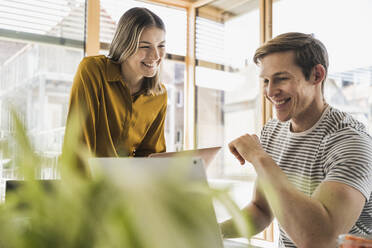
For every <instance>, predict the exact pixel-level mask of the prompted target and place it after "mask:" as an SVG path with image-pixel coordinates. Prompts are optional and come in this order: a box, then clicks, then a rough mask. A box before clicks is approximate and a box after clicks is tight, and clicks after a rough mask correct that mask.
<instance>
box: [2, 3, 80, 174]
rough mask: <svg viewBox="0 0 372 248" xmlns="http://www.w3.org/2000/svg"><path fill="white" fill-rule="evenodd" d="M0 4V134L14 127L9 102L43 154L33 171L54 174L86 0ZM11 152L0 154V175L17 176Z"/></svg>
mask: <svg viewBox="0 0 372 248" xmlns="http://www.w3.org/2000/svg"><path fill="white" fill-rule="evenodd" d="M1 6H2V8H1V10H0V23H2V24H1V25H0V29H1V30H0V137H1V139H2V140H5V139H7V137H9V135H10V134H11V133H12V132H13V131H14V130H13V128H12V124H13V122H12V118H11V115H10V111H9V106H13V107H15V108H16V110H17V113H18V116H19V118H20V119H21V121H22V122H23V124H24V125H25V127H26V130H27V133H28V135H29V137H30V138H31V142H32V144H33V146H34V148H35V150H36V152H37V153H39V154H40V155H41V156H42V158H43V161H42V165H44V167H42V169H41V170H40V171H39V173H38V174H37V177H40V178H44V179H47V178H50V179H52V178H56V177H58V174H57V173H58V171H57V167H56V166H57V157H58V156H59V154H60V153H61V147H62V141H63V136H64V125H65V122H66V116H67V108H68V100H69V94H70V88H71V85H72V80H73V76H74V74H75V71H76V68H77V66H78V64H79V62H80V61H81V59H82V57H83V40H84V21H85V1H84V0H76V1H73V0H72V1H70V0H69V1H58V2H54V3H52V2H50V1H22V0H21V1H13V0H5V1H2V2H1ZM5 19H7V20H5ZM9 21H11V22H9ZM9 38H11V39H9ZM46 43H48V44H50V45H47V44H46ZM61 44H65V45H61ZM13 156H14V154H13V155H10V154H5V153H1V154H0V177H1V179H3V180H4V179H5V180H6V179H11V178H16V177H18V175H17V164H15V163H14V157H13Z"/></svg>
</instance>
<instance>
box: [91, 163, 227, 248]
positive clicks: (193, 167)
mask: <svg viewBox="0 0 372 248" xmlns="http://www.w3.org/2000/svg"><path fill="white" fill-rule="evenodd" d="M90 168H91V174H92V176H93V177H97V176H99V175H100V174H105V175H107V176H109V177H110V178H112V179H113V180H116V181H118V182H119V183H120V181H122V180H128V174H130V175H131V176H130V180H131V181H133V182H134V183H135V184H137V185H138V184H139V183H141V180H142V181H143V180H146V178H147V177H148V176H150V177H151V178H155V179H159V180H167V179H169V180H174V175H175V174H177V173H178V177H177V178H178V179H179V180H182V187H183V188H184V189H186V190H187V189H188V187H190V188H192V186H193V185H194V184H193V182H198V183H201V184H204V185H206V186H207V185H208V183H207V180H206V175H205V170H204V167H203V161H202V160H201V159H200V158H190V157H189V158H92V159H90ZM180 174H182V175H180ZM124 175H126V176H124ZM124 178H126V179H124ZM170 191H171V192H170V194H172V193H177V191H174V192H173V190H172V189H170ZM193 197H194V199H196V200H197V201H198V202H203V205H202V207H200V208H193V206H190V209H192V211H193V212H194V213H195V214H196V216H203V217H202V219H198V221H197V222H198V223H200V224H201V225H203V226H204V227H207V228H204V229H203V230H208V232H207V233H203V235H207V236H209V238H206V239H205V240H209V243H208V245H207V246H204V247H216V248H222V247H223V241H222V236H221V233H220V229H219V226H218V223H217V218H216V215H215V211H214V208H213V203H212V200H211V197H210V196H208V195H206V194H195V195H194V196H193ZM174 198H175V199H176V198H179V196H176V195H175V196H174ZM187 203H188V202H187V201H185V202H183V203H182V204H187ZM184 207H187V206H184ZM197 211H201V212H200V213H197ZM194 224H195V223H194ZM187 228H193V227H192V226H188V227H187Z"/></svg>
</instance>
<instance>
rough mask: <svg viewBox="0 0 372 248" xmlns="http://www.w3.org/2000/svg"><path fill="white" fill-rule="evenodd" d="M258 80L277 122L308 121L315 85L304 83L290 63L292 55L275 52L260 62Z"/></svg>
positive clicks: (298, 71)
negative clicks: (274, 111) (260, 80)
mask: <svg viewBox="0 0 372 248" xmlns="http://www.w3.org/2000/svg"><path fill="white" fill-rule="evenodd" d="M260 78H261V79H262V81H263V87H264V94H265V97H266V98H267V99H268V100H269V101H270V102H272V103H273V105H274V107H275V109H276V115H277V118H278V120H279V121H288V120H292V122H299V123H301V122H304V121H305V122H306V119H307V118H311V116H312V115H311V112H312V110H311V108H312V106H313V105H314V102H315V96H316V94H318V93H317V89H316V87H315V85H316V84H313V83H312V82H311V77H310V80H306V79H305V76H304V74H303V73H302V71H301V68H300V67H299V66H297V65H295V64H294V52H293V51H288V52H278V53H272V54H269V55H266V56H265V57H263V58H262V59H261V60H260Z"/></svg>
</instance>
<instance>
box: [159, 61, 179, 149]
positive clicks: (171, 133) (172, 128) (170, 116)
mask: <svg viewBox="0 0 372 248" xmlns="http://www.w3.org/2000/svg"><path fill="white" fill-rule="evenodd" d="M161 80H162V82H163V84H164V85H165V86H166V88H167V94H168V107H167V116H166V120H165V141H166V145H167V151H168V152H173V151H181V150H182V149H183V117H184V97H183V96H184V94H183V93H184V84H185V64H184V63H182V62H177V61H172V60H165V61H164V62H163V64H162V68H161Z"/></svg>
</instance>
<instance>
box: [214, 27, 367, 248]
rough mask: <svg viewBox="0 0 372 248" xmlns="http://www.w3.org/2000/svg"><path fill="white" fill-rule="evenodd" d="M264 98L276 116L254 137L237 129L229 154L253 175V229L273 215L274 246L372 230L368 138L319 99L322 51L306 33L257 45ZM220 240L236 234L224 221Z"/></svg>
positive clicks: (324, 62)
mask: <svg viewBox="0 0 372 248" xmlns="http://www.w3.org/2000/svg"><path fill="white" fill-rule="evenodd" d="M254 61H255V63H256V64H257V65H258V66H259V67H260V78H261V79H262V81H263V87H264V94H265V97H266V98H267V99H268V100H269V101H270V102H272V104H273V105H274V107H275V110H276V117H277V120H271V121H269V122H268V123H267V124H266V125H265V127H264V128H263V130H262V133H261V138H260V139H261V140H259V139H258V137H257V136H256V135H249V134H245V135H243V136H241V137H239V138H237V139H235V140H233V141H232V142H231V143H230V144H229V148H230V151H231V152H232V153H233V154H234V155H235V157H236V158H237V159H238V160H239V161H240V163H241V164H244V162H245V161H248V162H249V163H251V164H252V165H253V166H254V168H255V171H256V173H257V180H256V187H255V191H254V196H253V199H252V201H251V203H250V204H249V205H248V206H247V207H246V208H245V210H246V213H247V215H249V216H250V218H251V221H252V224H253V226H254V227H255V233H259V232H261V231H262V230H264V228H265V227H267V226H268V225H269V224H270V223H271V221H272V220H273V218H274V217H275V218H276V219H277V221H278V223H279V226H280V240H279V243H280V247H301V248H306V247H312V248H314V247H316V248H321V247H327V248H329V247H336V244H337V237H338V235H339V234H342V233H356V234H362V235H365V234H371V233H372V200H371V199H370V196H371V191H372V139H371V137H370V136H369V134H368V133H367V131H366V130H365V127H364V125H363V124H362V123H360V122H358V121H357V120H355V119H354V118H353V117H352V116H351V115H349V114H347V113H344V112H341V111H339V110H337V109H335V108H333V107H331V106H329V105H328V104H327V103H326V102H325V99H324V93H323V88H324V81H325V79H326V76H327V69H328V55H327V51H326V49H325V47H324V45H323V44H322V43H321V42H320V41H319V40H317V39H315V38H314V37H312V36H311V35H307V34H302V33H285V34H281V35H279V36H277V37H276V38H274V39H272V40H270V41H268V42H267V43H266V44H264V45H262V46H261V47H260V48H258V49H257V51H256V53H255V55H254ZM221 230H222V233H223V235H224V237H226V238H229V237H236V236H238V233H237V231H236V229H235V227H234V224H233V222H232V221H231V220H228V221H226V222H224V223H221Z"/></svg>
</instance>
